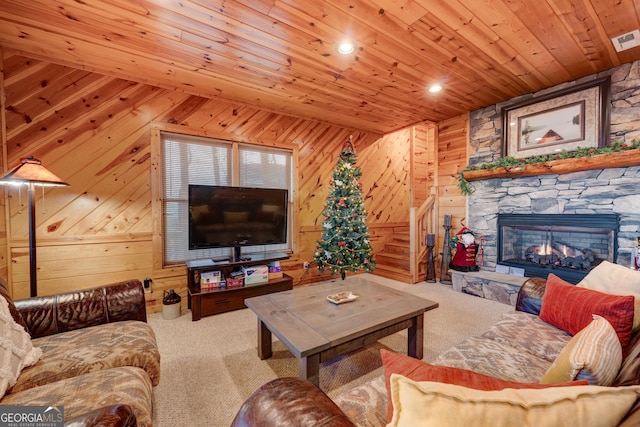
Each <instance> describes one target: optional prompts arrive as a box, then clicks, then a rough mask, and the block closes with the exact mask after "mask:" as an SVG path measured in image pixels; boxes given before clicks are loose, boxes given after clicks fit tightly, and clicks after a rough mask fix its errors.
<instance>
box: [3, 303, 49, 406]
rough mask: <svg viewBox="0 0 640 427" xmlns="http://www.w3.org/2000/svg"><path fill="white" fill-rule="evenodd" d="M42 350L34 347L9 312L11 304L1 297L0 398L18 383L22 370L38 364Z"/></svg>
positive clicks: (27, 335)
mask: <svg viewBox="0 0 640 427" xmlns="http://www.w3.org/2000/svg"><path fill="white" fill-rule="evenodd" d="M40 356H42V349H40V348H38V347H33V345H32V344H31V337H30V336H29V334H28V333H27V331H25V330H24V328H23V327H22V326H20V325H18V324H17V323H16V322H15V320H13V317H11V312H10V311H9V303H7V300H6V299H4V297H2V296H1V295H0V397H1V396H3V395H4V393H5V392H6V391H7V389H8V388H9V387H11V386H12V385H14V384H15V383H16V380H17V378H18V375H20V372H21V371H22V368H25V367H27V366H31V365H33V364H34V363H36V362H37V361H38V360H39V359H40Z"/></svg>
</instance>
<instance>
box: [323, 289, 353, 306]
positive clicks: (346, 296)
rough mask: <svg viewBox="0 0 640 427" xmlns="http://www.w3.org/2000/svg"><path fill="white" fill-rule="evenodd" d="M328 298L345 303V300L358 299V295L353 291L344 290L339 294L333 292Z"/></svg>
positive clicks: (338, 302)
mask: <svg viewBox="0 0 640 427" xmlns="http://www.w3.org/2000/svg"><path fill="white" fill-rule="evenodd" d="M327 299H328V300H329V301H331V302H332V303H334V304H344V303H345V302H350V301H355V300H356V299H358V295H356V294H354V293H353V292H351V291H343V292H338V293H337V294H331V295H329V296H327Z"/></svg>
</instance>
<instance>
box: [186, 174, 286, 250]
mask: <svg viewBox="0 0 640 427" xmlns="http://www.w3.org/2000/svg"><path fill="white" fill-rule="evenodd" d="M288 200H289V197H288V191H287V190H284V189H275V188H248V187H228V186H214V185H193V184H190V185H189V249H203V248H223V247H238V246H255V245H271V244H281V243H287V206H288Z"/></svg>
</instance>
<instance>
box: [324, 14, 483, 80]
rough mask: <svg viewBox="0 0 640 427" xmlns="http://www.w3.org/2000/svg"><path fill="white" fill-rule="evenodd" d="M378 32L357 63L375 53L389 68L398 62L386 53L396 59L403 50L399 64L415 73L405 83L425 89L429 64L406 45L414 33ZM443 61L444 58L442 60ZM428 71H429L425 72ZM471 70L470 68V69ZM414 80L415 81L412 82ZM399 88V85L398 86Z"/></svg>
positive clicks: (371, 21) (383, 70) (386, 71)
mask: <svg viewBox="0 0 640 427" xmlns="http://www.w3.org/2000/svg"><path fill="white" fill-rule="evenodd" d="M350 14H352V15H354V14H355V11H354V10H353V9H350ZM316 18H317V19H320V18H319V17H316ZM361 20H363V21H366V22H367V23H368V25H374V23H375V22H376V20H375V19H372V18H371V17H370V16H367V17H365V18H361ZM318 26H319V25H317V24H316V25H314V28H317V27H318ZM377 29H378V30H380V31H379V35H378V36H377V37H376V42H375V44H372V45H371V46H370V47H368V48H367V49H365V50H364V51H362V52H360V53H359V54H358V57H359V62H360V63H362V64H365V62H364V61H365V60H366V58H367V57H368V52H375V56H374V57H375V58H377V57H381V56H382V57H387V64H389V65H390V66H392V65H393V64H395V63H396V62H398V60H396V59H394V58H393V57H391V56H388V54H387V52H393V55H394V56H395V57H398V55H399V54H401V53H402V52H403V51H404V50H406V51H407V53H406V54H404V56H402V57H400V64H402V62H403V61H404V62H406V63H407V66H406V67H405V69H407V70H411V69H415V70H416V73H414V74H413V75H411V76H407V77H406V78H407V81H408V82H409V84H411V85H413V84H415V85H416V86H417V85H418V84H417V83H416V81H420V82H421V83H420V86H422V87H423V88H425V87H426V85H427V82H426V80H433V78H429V77H425V74H426V75H428V74H429V72H430V69H431V68H432V67H430V66H429V64H426V65H424V66H423V65H422V63H421V62H420V61H419V60H417V59H416V58H419V56H418V55H419V54H420V49H419V48H412V44H411V43H408V41H407V40H410V39H411V38H412V37H415V34H414V32H407V31H406V29H399V28H395V29H394V30H390V29H389V28H388V27H387V28H384V29H381V28H379V26H378V28H377ZM392 31H393V32H396V33H398V34H397V35H396V37H395V38H394V39H389V38H388V35H389V34H391V33H392ZM391 40H393V41H395V42H396V43H395V44H394V43H393V41H391ZM399 40H402V42H401V43H400V45H398V43H397V42H398V41H399ZM373 46H380V48H379V49H376V48H375V47H373ZM443 59H444V58H443ZM449 59H450V57H447V58H446V60H447V61H448V60H449ZM429 62H430V63H433V62H434V60H432V58H431V55H430V56H429ZM369 63H373V62H372V61H370V62H369ZM427 70H429V71H427ZM470 70H471V68H470ZM391 72H392V70H391V69H389V68H385V67H381V68H378V69H377V70H376V69H375V68H373V70H372V72H371V73H370V74H372V73H378V74H382V75H389V73H391ZM412 79H415V80H412ZM399 86H400V85H399Z"/></svg>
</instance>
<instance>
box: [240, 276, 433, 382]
mask: <svg viewBox="0 0 640 427" xmlns="http://www.w3.org/2000/svg"><path fill="white" fill-rule="evenodd" d="M342 291H351V292H353V293H354V294H356V295H358V298H357V299H355V300H353V301H350V302H347V303H344V304H334V303H332V302H329V301H328V300H327V296H328V295H331V294H335V293H338V292H342ZM245 305H246V306H247V307H249V308H250V309H251V310H253V312H254V313H255V314H256V316H258V356H259V357H260V359H267V358H269V357H271V354H272V350H271V341H272V336H271V334H272V333H273V334H275V335H276V336H277V337H278V338H279V339H280V341H282V342H283V343H284V345H285V346H286V347H287V348H288V349H289V351H291V353H293V354H294V355H295V356H296V357H297V358H298V359H299V360H300V367H299V376H300V377H302V378H306V379H307V380H309V381H311V382H312V383H314V384H316V385H318V384H319V371H320V363H322V362H324V361H326V360H330V359H332V358H334V357H336V356H339V355H341V354H345V353H348V352H350V351H353V350H356V349H358V348H361V347H364V346H366V345H369V344H372V343H374V342H376V341H377V340H379V339H380V338H383V337H385V336H388V335H391V334H394V333H396V332H398V331H401V330H403V329H408V343H407V354H408V355H409V356H412V357H415V358H417V359H422V356H423V340H424V329H423V328H424V326H423V323H424V312H426V311H429V310H433V309H434V308H437V307H438V303H437V302H434V301H430V300H427V299H424V298H420V297H417V296H415V295H412V294H408V293H405V292H400V291H397V290H394V289H393V288H390V287H387V286H383V285H379V284H377V283H374V282H372V281H369V280H367V279H364V278H359V277H351V278H348V279H347V280H345V281H343V280H338V281H335V282H322V283H317V284H312V285H306V286H301V287H298V288H294V289H293V290H291V291H284V292H278V293H274V294H269V295H263V296H257V297H253V298H248V299H246V300H245Z"/></svg>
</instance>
